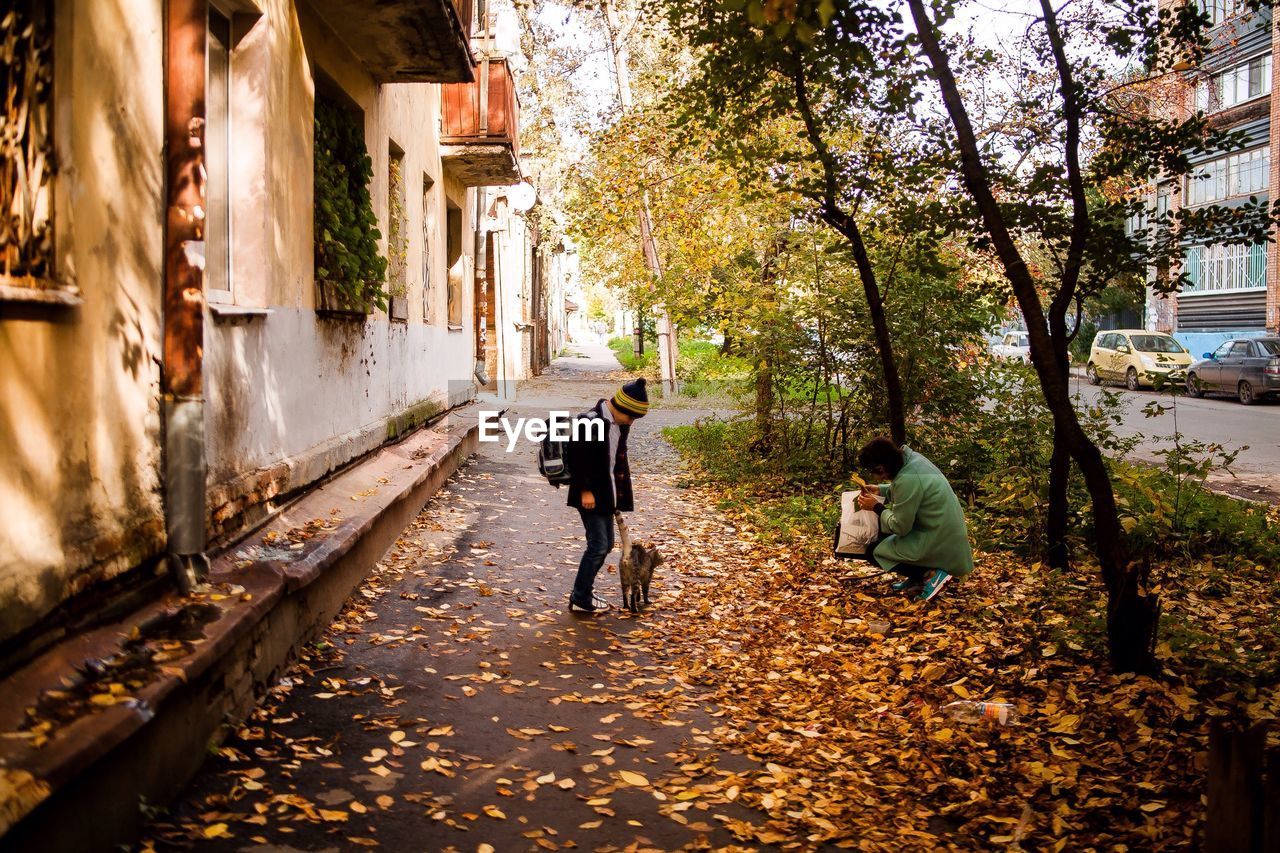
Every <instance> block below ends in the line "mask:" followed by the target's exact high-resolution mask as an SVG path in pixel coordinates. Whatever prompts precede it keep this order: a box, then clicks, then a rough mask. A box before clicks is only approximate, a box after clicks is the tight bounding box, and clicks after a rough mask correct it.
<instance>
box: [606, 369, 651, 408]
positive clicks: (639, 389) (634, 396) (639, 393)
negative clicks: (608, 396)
mask: <svg viewBox="0 0 1280 853" xmlns="http://www.w3.org/2000/svg"><path fill="white" fill-rule="evenodd" d="M613 405H614V408H616V409H618V410H619V411H621V412H623V413H625V414H628V415H631V417H633V418H643V417H644V416H645V415H646V414H648V413H649V395H648V394H647V393H646V392H645V390H644V379H643V378H640V379H637V380H635V381H634V382H628V383H627V384H626V385H623V386H622V387H621V388H619V389H618V393H616V394H614V395H613Z"/></svg>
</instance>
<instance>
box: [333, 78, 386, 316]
mask: <svg viewBox="0 0 1280 853" xmlns="http://www.w3.org/2000/svg"><path fill="white" fill-rule="evenodd" d="M315 133H316V135H315V248H316V279H317V280H319V281H327V282H330V283H331V285H332V286H333V287H334V288H335V289H336V290H337V292H338V293H339V294H340V295H341V296H342V298H343V299H344V300H345V301H346V302H347V303H348V304H349V305H350V306H351V307H353V308H357V309H360V310H366V311H367V310H370V309H371V308H372V307H373V306H377V307H378V308H381V309H383V310H386V307H387V296H388V293H387V289H386V274H387V259H386V258H384V257H383V256H382V254H381V253H380V252H379V251H378V240H380V239H381V238H382V233H381V232H380V231H379V230H378V219H377V217H376V216H375V215H374V212H373V199H372V197H371V196H370V195H369V182H370V181H371V180H372V179H373V159H372V158H371V157H370V156H369V149H368V148H367V147H366V146H365V141H364V129H363V128H362V127H360V125H359V123H358V122H357V120H356V116H355V115H354V114H352V113H351V112H350V111H348V110H346V109H343V108H342V107H341V106H340V105H338V104H336V103H334V102H333V101H330V100H328V99H326V98H324V97H322V96H319V95H317V96H316V131H315Z"/></svg>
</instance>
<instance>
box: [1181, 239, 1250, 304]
mask: <svg viewBox="0 0 1280 853" xmlns="http://www.w3.org/2000/svg"><path fill="white" fill-rule="evenodd" d="M1186 272H1187V277H1188V278H1189V279H1190V284H1189V285H1187V288H1186V289H1187V292H1189V293H1205V292H1209V291H1220V290H1257V289H1264V288H1266V286H1267V244H1266V243H1255V244H1253V245H1245V244H1244V243H1216V244H1214V245H1211V246H1191V247H1189V248H1188V249H1187V254H1186Z"/></svg>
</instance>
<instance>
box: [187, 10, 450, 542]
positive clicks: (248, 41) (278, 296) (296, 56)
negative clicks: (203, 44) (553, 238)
mask: <svg viewBox="0 0 1280 853" xmlns="http://www.w3.org/2000/svg"><path fill="white" fill-rule="evenodd" d="M263 6H264V13H265V14H264V15H263V18H262V19H261V20H260V21H259V22H258V23H257V25H256V26H255V27H254V28H253V29H252V30H250V31H249V32H248V33H247V34H246V35H245V36H244V38H243V39H242V41H241V42H240V43H239V44H238V45H237V47H236V50H235V53H234V54H233V58H232V86H233V93H234V98H233V106H232V111H233V114H232V148H233V151H234V153H233V160H234V163H233V175H234V176H235V178H234V181H233V183H234V185H235V186H236V188H237V189H235V190H233V192H234V193H236V194H237V195H236V196H235V197H234V198H233V217H234V221H233V224H232V287H233V293H234V299H235V302H236V303H237V304H238V305H240V306H244V307H258V308H267V309H269V313H268V314H267V315H266V316H261V317H255V318H253V319H249V320H247V321H246V320H242V319H238V320H236V321H234V322H228V321H227V320H226V319H225V318H224V319H219V318H218V317H217V315H216V313H214V312H210V314H209V324H208V325H207V326H206V333H205V334H206V350H205V359H206V360H205V393H206V398H207V407H206V436H207V441H208V447H209V483H210V507H209V510H210V513H211V527H212V532H213V533H214V534H215V535H218V534H220V533H222V532H224V531H225V530H230V529H234V527H235V526H236V525H237V524H238V523H239V522H240V521H242V520H244V519H243V516H244V515H245V514H247V513H248V514H251V513H252V511H253V508H254V506H255V505H258V506H259V508H261V507H264V506H266V502H269V501H270V500H271V499H272V498H273V497H276V496H277V495H282V494H287V493H289V492H291V491H294V490H296V489H298V488H301V487H303V486H305V485H307V484H308V483H311V482H313V481H315V480H316V479H318V478H320V477H323V476H324V475H325V474H327V473H328V472H330V471H331V470H333V469H334V468H336V467H339V466H341V465H342V464H345V463H346V462H348V461H350V460H352V459H354V458H356V457H358V456H360V455H361V454H364V453H366V452H368V451H370V450H372V449H374V448H376V447H377V446H378V445H379V444H381V443H383V442H384V441H386V440H387V438H388V437H389V436H391V435H394V434H395V433H396V432H398V431H399V429H401V428H403V427H405V426H406V425H411V424H412V423H413V422H414V421H416V420H420V416H421V415H423V414H425V413H429V412H430V411H431V410H433V409H438V408H442V407H444V406H447V405H454V404H458V403H460V402H463V401H464V400H466V399H468V398H469V397H470V396H471V395H472V393H473V392H472V386H471V369H472V343H473V340H474V333H473V331H472V315H473V310H472V302H473V297H472V293H471V289H470V288H469V287H464V288H463V299H464V305H463V318H464V327H463V328H462V329H460V330H452V331H451V330H449V329H448V328H447V326H446V325H445V321H446V289H445V276H446V270H445V256H446V235H445V227H446V222H447V218H446V214H445V199H446V197H449V198H450V199H451V200H452V201H453V203H454V204H455V205H457V206H458V207H460V208H461V209H462V210H463V215H464V234H463V252H464V254H465V255H466V256H467V262H466V267H467V269H468V270H470V269H471V265H470V261H469V258H470V255H471V253H472V250H473V241H472V238H471V236H470V235H471V223H472V222H473V215H474V214H473V208H472V207H471V204H470V202H471V200H472V198H473V196H474V193H473V192H469V191H467V190H465V189H464V188H462V187H461V186H459V185H458V184H457V183H456V182H454V181H452V180H451V179H450V178H449V176H447V175H446V174H444V173H443V171H442V167H441V162H440V157H439V153H438V150H437V143H436V139H437V136H438V126H439V120H438V113H439V87H438V86H436V85H434V84H428V83H406V84H395V85H388V86H381V87H379V86H377V85H376V84H375V83H374V81H373V79H372V77H370V75H369V74H368V73H367V72H366V70H365V69H364V68H363V66H362V65H361V64H360V63H359V61H358V60H357V59H356V57H354V56H353V55H352V54H351V53H350V51H349V50H348V49H347V48H346V46H345V45H344V44H343V43H342V42H341V40H339V39H338V38H337V37H336V36H335V34H334V33H333V32H332V31H331V30H329V29H328V27H327V26H325V24H324V23H323V22H322V21H320V20H319V19H318V18H317V17H315V16H314V15H312V14H310V13H309V12H308V11H307V10H306V9H305V8H303V9H301V10H300V11H299V10H297V9H295V7H294V5H293V4H292V3H291V2H289V0H267V2H264V3H263ZM317 79H320V80H321V81H322V82H321V83H320V84H319V85H321V86H326V85H328V86H332V85H334V84H336V85H337V86H338V87H339V88H340V89H341V90H342V94H343V95H345V96H346V97H347V98H349V99H350V100H351V101H352V102H354V103H355V104H357V105H359V107H360V108H361V109H362V110H363V111H364V117H365V136H366V140H367V143H368V146H369V152H370V155H371V156H372V158H373V172H374V178H373V182H372V186H371V188H370V190H371V194H372V196H373V202H374V210H375V212H376V213H377V216H378V220H379V228H380V230H381V232H382V235H383V247H384V250H385V246H386V238H387V235H388V234H389V231H390V229H389V227H388V209H389V205H388V198H387V192H388V180H387V170H388V160H389V150H388V149H389V143H390V142H394V144H395V145H396V146H398V148H399V149H402V150H403V152H404V160H403V174H404V183H405V195H406V204H405V211H406V215H407V220H408V221H407V234H408V238H409V243H408V252H407V265H406V266H407V278H408V294H407V295H408V304H409V321H408V322H407V323H399V322H391V321H390V320H389V319H388V317H387V316H386V314H384V313H382V312H376V313H375V314H374V315H373V316H372V317H370V318H369V319H368V321H367V322H363V323H360V322H352V321H349V320H339V319H331V318H324V317H320V316H319V315H317V314H316V313H315V310H314V305H315V290H314V282H313V268H314V260H313V255H312V251H313V250H312V121H313V118H312V117H313V114H314V97H315V89H316V86H317V83H316V80H317ZM424 174H425V175H426V176H427V178H429V180H430V182H431V190H430V192H429V195H428V198H427V210H426V211H425V214H424V209H423V207H424V205H423V186H424V183H425V182H424ZM424 215H425V216H426V217H427V228H426V231H427V245H428V250H429V252H428V254H429V259H430V270H429V276H430V279H431V281H430V286H429V287H427V288H424V283H423V278H424V275H423V264H422V260H421V258H422V248H423V244H424V237H423V230H424V229H423V218H424ZM468 280H469V274H468Z"/></svg>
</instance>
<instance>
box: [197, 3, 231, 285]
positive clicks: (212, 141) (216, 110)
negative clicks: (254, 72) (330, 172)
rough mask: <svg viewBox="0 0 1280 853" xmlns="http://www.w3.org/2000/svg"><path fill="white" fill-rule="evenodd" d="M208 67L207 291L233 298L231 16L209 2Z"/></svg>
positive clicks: (206, 75) (205, 157) (205, 152)
mask: <svg viewBox="0 0 1280 853" xmlns="http://www.w3.org/2000/svg"><path fill="white" fill-rule="evenodd" d="M208 33H209V36H208V58H207V60H206V62H207V65H206V70H205V133H204V170H205V215H204V241H205V246H204V250H205V268H204V269H205V291H206V293H207V295H208V298H209V299H211V300H213V301H216V302H231V301H232V300H233V294H232V292H231V157H230V154H231V18H230V17H229V16H228V15H224V14H222V12H220V11H218V10H217V9H216V8H214V7H213V6H212V5H210V6H209V27H208Z"/></svg>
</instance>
